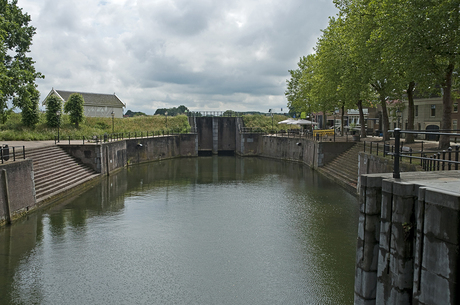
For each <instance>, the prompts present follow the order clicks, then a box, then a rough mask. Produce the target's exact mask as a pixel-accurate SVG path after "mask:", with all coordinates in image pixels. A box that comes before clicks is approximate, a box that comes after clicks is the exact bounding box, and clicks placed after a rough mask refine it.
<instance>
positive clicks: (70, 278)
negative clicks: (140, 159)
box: [0, 157, 358, 304]
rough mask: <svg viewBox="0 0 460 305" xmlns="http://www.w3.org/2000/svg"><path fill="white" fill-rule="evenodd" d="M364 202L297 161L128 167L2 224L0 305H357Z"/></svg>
mask: <svg viewBox="0 0 460 305" xmlns="http://www.w3.org/2000/svg"><path fill="white" fill-rule="evenodd" d="M357 209H358V207H357V203H356V199H355V198H353V197H352V196H350V195H348V194H347V193H345V192H344V191H343V190H341V189H340V188H338V187H337V186H336V185H334V184H332V183H330V182H328V181H326V180H324V179H321V177H319V176H318V175H316V174H315V173H314V172H312V171H310V169H308V168H306V167H302V166H299V165H298V164H295V163H287V162H280V161H274V160H263V159H257V158H242V159H241V158H234V157H219V158H217V157H202V158H191V159H180V160H168V161H162V162H157V163H151V164H148V165H143V166H135V167H130V168H127V169H125V170H122V171H120V172H118V173H117V174H116V175H112V176H110V177H107V178H105V179H103V180H102V181H101V183H100V184H99V185H97V186H96V187H94V188H92V189H90V190H89V191H87V192H85V193H84V194H82V195H80V196H78V197H77V198H72V199H69V200H67V201H65V202H62V203H60V204H59V205H55V206H53V207H52V208H50V209H48V210H46V211H43V212H41V213H35V214H33V215H31V216H29V217H28V219H23V220H21V221H20V222H17V223H15V224H14V225H13V226H10V227H6V228H4V229H2V230H1V231H0V270H2V272H1V273H0V304H29V303H30V304H82V303H90V304H110V303H115V304H173V303H174V304H280V303H286V304H351V303H352V301H353V300H352V298H353V278H354V251H355V240H356V228H357ZM3 270H5V272H3Z"/></svg>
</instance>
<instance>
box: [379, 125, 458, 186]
mask: <svg viewBox="0 0 460 305" xmlns="http://www.w3.org/2000/svg"><path fill="white" fill-rule="evenodd" d="M389 132H393V134H394V138H395V144H394V151H393V152H390V153H388V154H389V155H392V156H393V161H394V163H393V178H397V179H399V178H400V177H401V174H400V161H401V160H402V158H403V157H405V158H409V159H410V160H411V159H418V160H420V162H421V166H422V167H423V168H424V169H425V170H451V169H456V170H458V165H459V164H460V162H459V161H458V159H459V147H458V146H456V147H455V151H453V149H452V147H449V149H448V150H443V151H438V152H436V153H435V154H433V156H432V157H428V156H427V154H423V153H421V156H420V157H418V156H415V155H414V152H413V151H404V150H403V149H402V148H403V147H402V146H401V134H425V135H426V134H429V135H439V136H443V135H446V136H450V137H460V134H456V133H450V132H449V133H448V132H426V131H409V130H404V131H403V130H400V129H399V128H395V129H394V130H390V131H389ZM454 159H455V160H454Z"/></svg>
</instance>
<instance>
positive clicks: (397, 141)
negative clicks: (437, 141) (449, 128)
mask: <svg viewBox="0 0 460 305" xmlns="http://www.w3.org/2000/svg"><path fill="white" fill-rule="evenodd" d="M389 132H392V133H393V135H394V138H395V145H394V147H395V149H394V152H392V153H388V154H389V155H392V156H394V158H393V178H396V179H400V178H401V173H400V166H399V165H400V164H399V162H400V158H401V157H403V156H404V153H402V152H401V149H400V142H401V134H402V133H405V134H429V135H441V136H460V134H458V133H447V132H429V131H412V130H401V129H399V128H395V129H394V130H389ZM451 151H452V148H451V150H450V152H451ZM445 153H448V152H447V151H443V154H445ZM438 154H439V152H438ZM406 157H407V158H415V159H422V160H430V159H432V158H426V157H415V156H406ZM439 160H440V161H439V162H443V168H444V164H445V163H448V164H449V163H450V164H460V162H458V160H456V161H452V160H445V159H442V161H441V159H439ZM438 167H439V164H438ZM449 167H450V166H449ZM456 168H457V166H456Z"/></svg>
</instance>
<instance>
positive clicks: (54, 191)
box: [36, 174, 99, 203]
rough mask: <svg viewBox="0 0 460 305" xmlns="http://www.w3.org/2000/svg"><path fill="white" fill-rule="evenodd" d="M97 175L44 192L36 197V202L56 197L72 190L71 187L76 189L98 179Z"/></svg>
mask: <svg viewBox="0 0 460 305" xmlns="http://www.w3.org/2000/svg"><path fill="white" fill-rule="evenodd" d="M98 176H99V174H92V175H90V176H87V177H84V178H81V179H80V180H77V181H76V182H73V183H72V182H70V183H65V184H60V186H59V187H58V188H54V189H50V190H48V191H46V192H42V193H41V194H40V195H39V196H37V195H36V200H37V203H38V202H41V201H43V200H46V199H48V198H51V197H53V196H56V195H58V194H59V193H61V192H64V191H66V190H70V189H72V188H73V187H76V186H78V185H80V184H82V183H85V182H87V181H90V180H92V179H94V178H96V177H98Z"/></svg>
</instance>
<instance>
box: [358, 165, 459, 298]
mask: <svg viewBox="0 0 460 305" xmlns="http://www.w3.org/2000/svg"><path fill="white" fill-rule="evenodd" d="M459 174H460V172H459V171H449V172H442V173H439V172H429V173H426V172H425V173H401V179H393V178H392V174H372V175H363V176H362V177H361V180H362V181H361V189H360V197H359V205H360V216H359V229H358V243H357V252H356V274H355V304H357V305H358V304H424V305H428V304H430V305H431V304H433V305H434V304H452V305H453V304H459V302H460V293H459V292H460V289H459V288H460V287H459V286H460V285H459V279H458V273H459V271H460V253H459V252H460V251H459V249H460V193H459V190H458V185H459V182H460V179H459V178H458V177H459Z"/></svg>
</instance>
